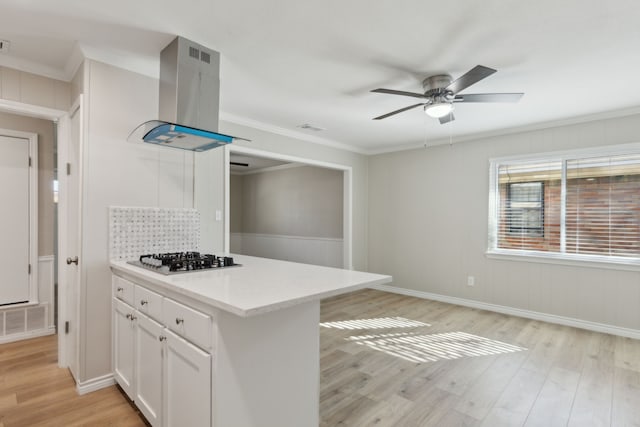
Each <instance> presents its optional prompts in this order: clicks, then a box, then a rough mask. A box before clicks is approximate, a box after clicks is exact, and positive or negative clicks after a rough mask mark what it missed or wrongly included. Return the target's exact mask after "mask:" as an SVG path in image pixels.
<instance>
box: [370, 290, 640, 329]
mask: <svg viewBox="0 0 640 427" xmlns="http://www.w3.org/2000/svg"><path fill="white" fill-rule="evenodd" d="M371 289H377V290H379V291H385V292H391V293H395V294H401V295H407V296H411V297H416V298H422V299H430V300H434V301H440V302H446V303H449V304H455V305H461V306H464V307H471V308H478V309H481V310H487V311H494V312H496V313H502V314H509V315H511V316H518V317H524V318H527V319H533V320H541V321H543V322H548V323H555V324H558V325H564V326H572V327H574V328H580V329H586V330H589V331H594V332H602V333H605V334H611V335H618V336H621V337H627V338H634V339H640V330H637V329H630V328H623V327H620V326H613V325H607V324H604V323H597V322H590V321H588V320H582V319H576V318H573V317H565V316H557V315H555V314H548V313H541V312H538V311H532V310H523V309H520V308H513V307H508V306H504V305H498V304H490V303H486V302H480V301H474V300H469V299H465V298H458V297H452V296H448V295H441V294H433V293H430V292H423V291H416V290H413V289H406V288H399V287H396V286H389V285H374V286H371Z"/></svg>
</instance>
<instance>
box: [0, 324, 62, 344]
mask: <svg viewBox="0 0 640 427" xmlns="http://www.w3.org/2000/svg"><path fill="white" fill-rule="evenodd" d="M55 333H56V328H55V327H54V326H51V327H49V328H46V329H38V330H36V331H27V332H20V333H18V334H11V335H6V336H3V337H0V344H6V343H10V342H14V341H21V340H28V339H30V338H38V337H44V336H47V335H53V334H55Z"/></svg>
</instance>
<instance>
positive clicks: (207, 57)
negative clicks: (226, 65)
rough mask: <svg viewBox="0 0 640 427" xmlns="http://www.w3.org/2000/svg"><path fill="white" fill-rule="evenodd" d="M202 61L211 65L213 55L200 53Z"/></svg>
mask: <svg viewBox="0 0 640 427" xmlns="http://www.w3.org/2000/svg"><path fill="white" fill-rule="evenodd" d="M200 61H202V62H206V63H207V64H211V55H209V54H208V53H207V52H204V51H202V52H200Z"/></svg>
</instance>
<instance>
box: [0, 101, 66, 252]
mask: <svg viewBox="0 0 640 427" xmlns="http://www.w3.org/2000/svg"><path fill="white" fill-rule="evenodd" d="M0 128H2V129H12V130H17V131H21V132H32V133H37V134H38V255H53V230H54V223H53V212H54V209H55V204H54V203H53V171H54V168H53V165H54V149H53V142H54V138H53V134H54V127H53V122H51V121H49V120H42V119H36V118H33V117H25V116H19V115H16V114H9V113H2V112H0Z"/></svg>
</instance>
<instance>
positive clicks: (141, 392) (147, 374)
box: [133, 311, 165, 427]
mask: <svg viewBox="0 0 640 427" xmlns="http://www.w3.org/2000/svg"><path fill="white" fill-rule="evenodd" d="M135 316H136V317H137V320H136V323H137V327H136V349H137V351H136V355H135V368H134V370H135V375H136V387H135V390H136V391H135V396H136V397H135V399H133V400H134V401H135V402H136V406H137V407H138V408H139V409H140V411H141V412H142V413H143V414H144V416H145V418H146V419H147V421H149V423H150V424H151V425H152V426H153V427H159V426H161V425H162V417H161V415H162V347H163V343H162V341H161V338H162V340H164V339H165V337H164V336H162V330H163V329H164V328H163V326H162V325H161V324H159V323H157V322H154V321H153V320H151V319H150V318H149V317H147V316H145V315H144V314H142V313H140V312H138V311H136V313H135Z"/></svg>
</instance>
